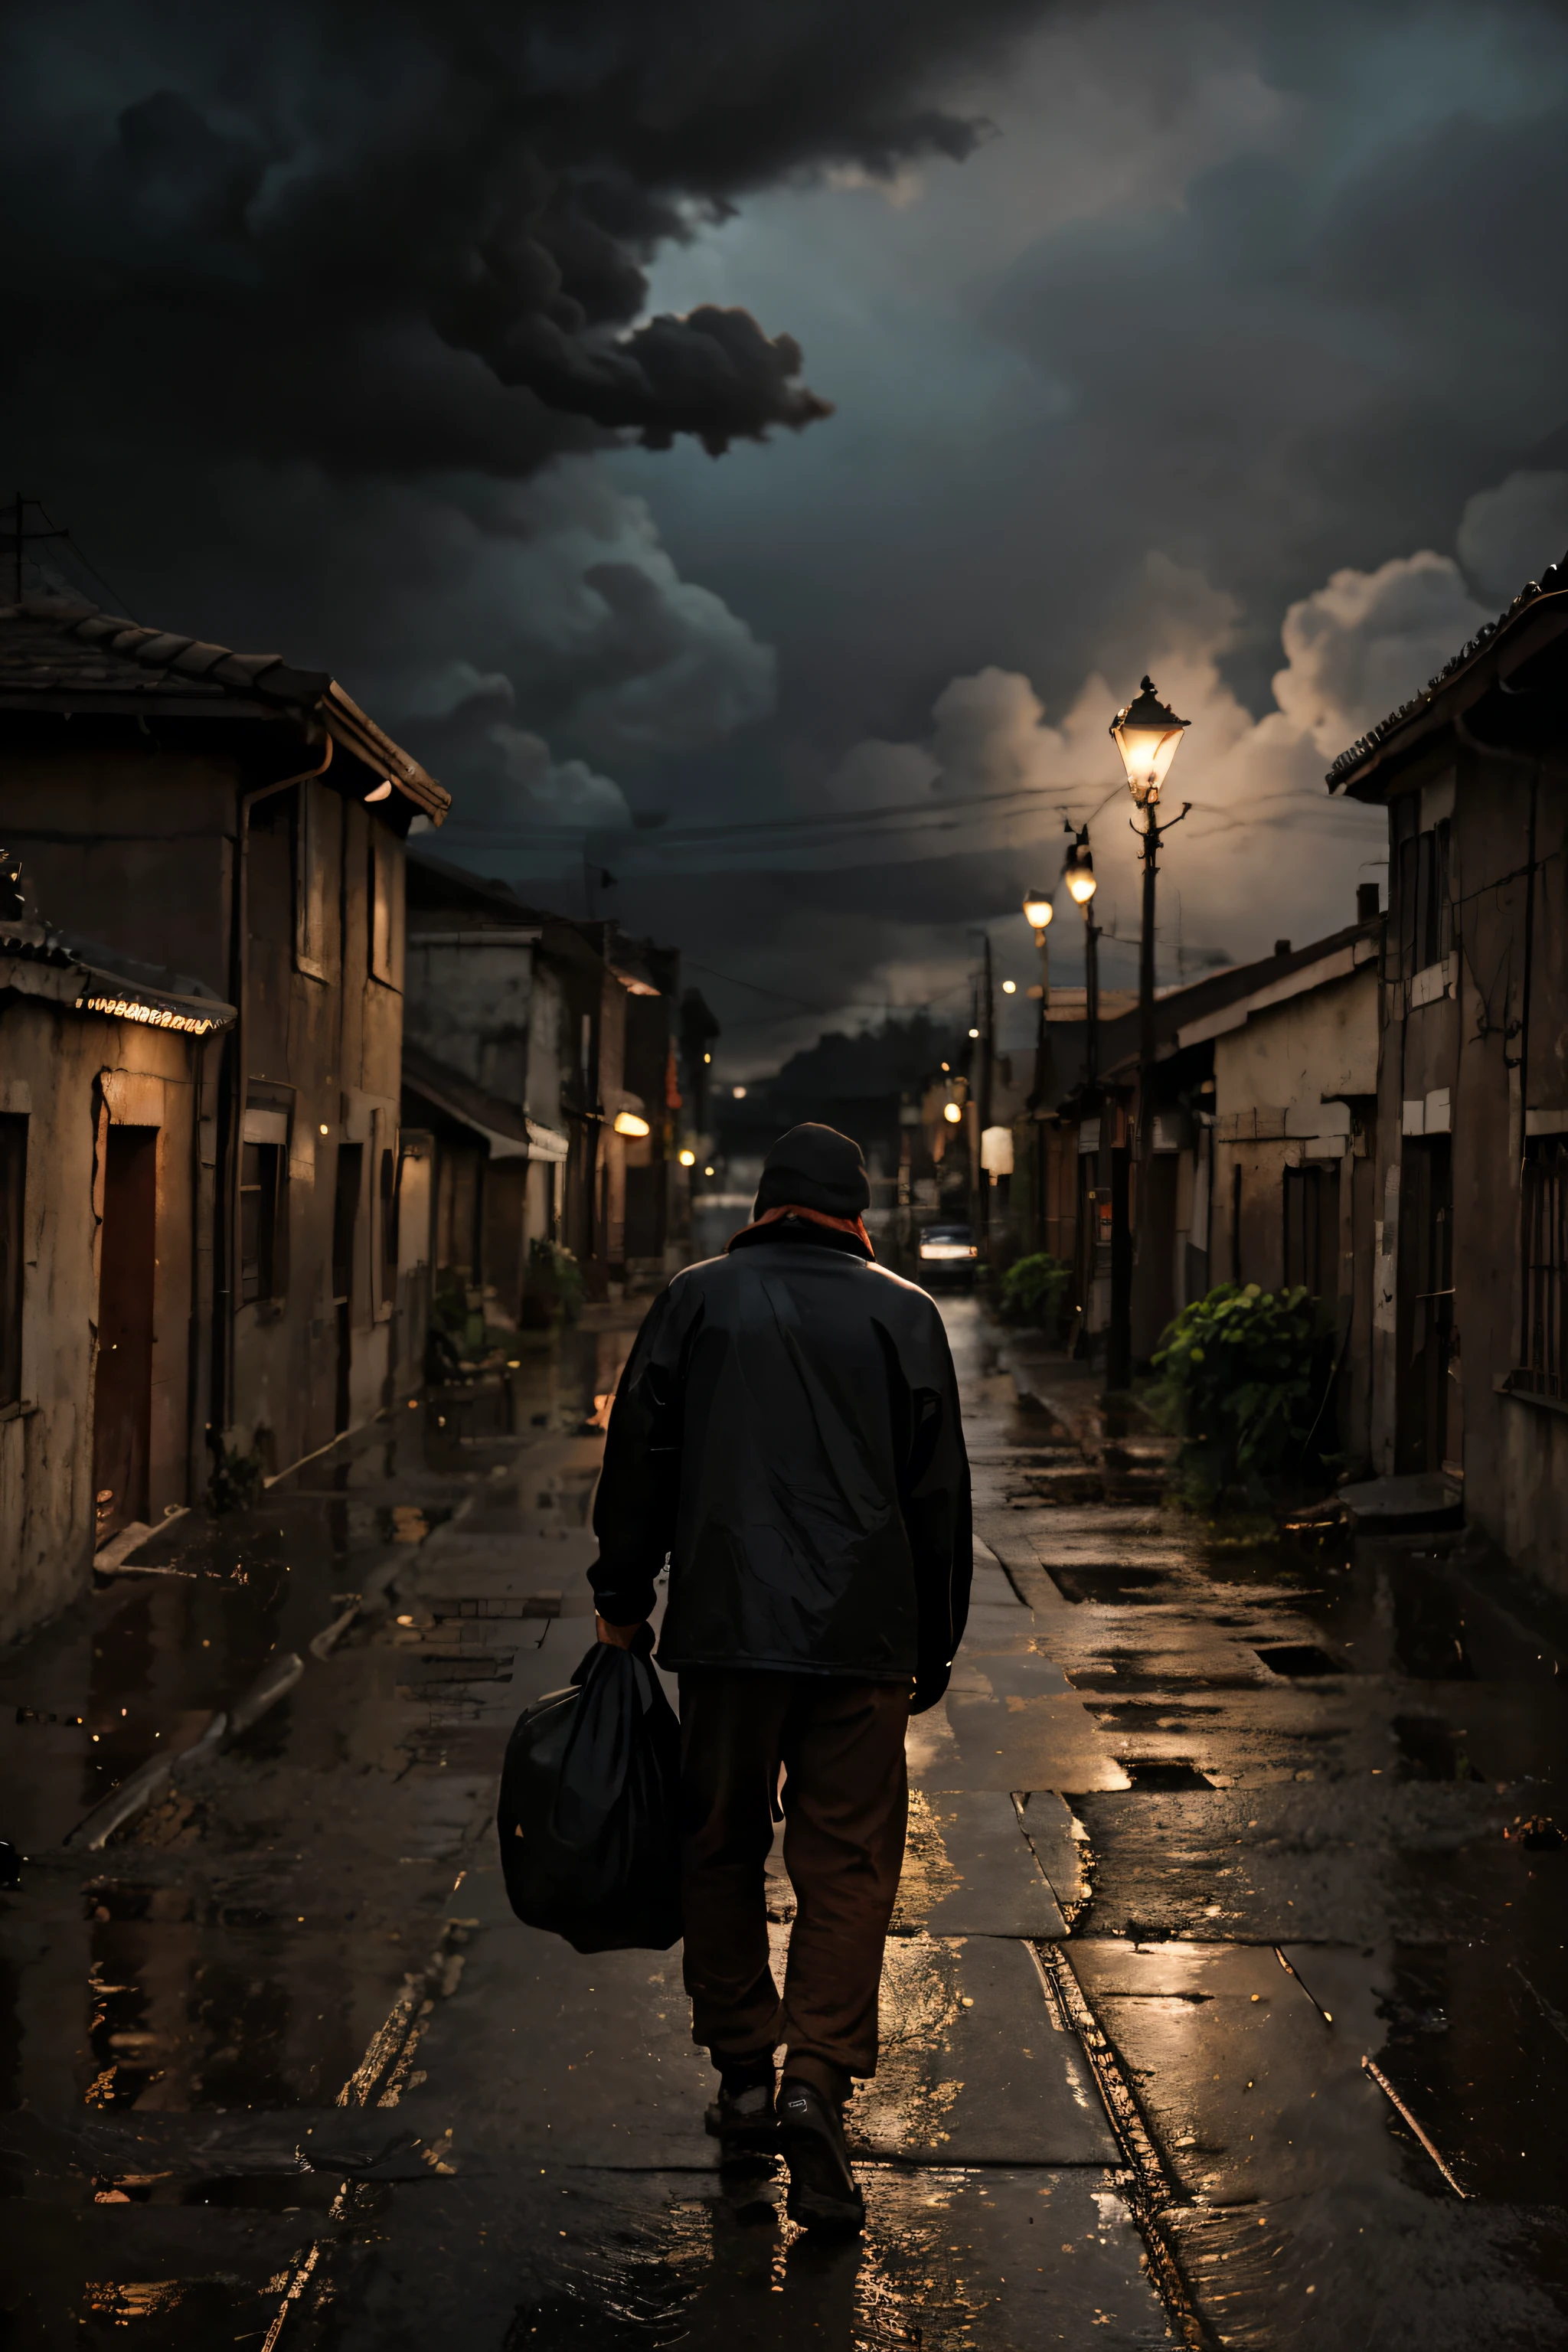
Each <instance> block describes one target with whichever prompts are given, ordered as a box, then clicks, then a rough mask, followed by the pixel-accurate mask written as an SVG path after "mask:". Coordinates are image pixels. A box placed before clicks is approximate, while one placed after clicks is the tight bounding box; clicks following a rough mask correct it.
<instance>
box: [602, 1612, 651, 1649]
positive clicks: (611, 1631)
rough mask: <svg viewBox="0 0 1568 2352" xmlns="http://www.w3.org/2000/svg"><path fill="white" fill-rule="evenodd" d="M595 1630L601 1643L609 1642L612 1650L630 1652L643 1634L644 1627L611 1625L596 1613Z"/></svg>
mask: <svg viewBox="0 0 1568 2352" xmlns="http://www.w3.org/2000/svg"><path fill="white" fill-rule="evenodd" d="M594 1630H595V1633H597V1634H598V1636H599V1639H600V1641H601V1642H608V1643H609V1644H610V1646H611V1648H612V1649H616V1650H629V1649H630V1648H631V1646H632V1643H634V1642H635V1641H636V1640H637V1635H638V1634H639V1633H641V1631H642V1627H641V1625H609V1624H606V1623H605V1620H604V1618H602V1617H601V1616H600V1615H599V1614H598V1613H597V1612H595V1617H594Z"/></svg>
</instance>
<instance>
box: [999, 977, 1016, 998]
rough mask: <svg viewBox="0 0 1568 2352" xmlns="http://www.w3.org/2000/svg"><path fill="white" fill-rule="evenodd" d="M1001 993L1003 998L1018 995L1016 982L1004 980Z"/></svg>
mask: <svg viewBox="0 0 1568 2352" xmlns="http://www.w3.org/2000/svg"><path fill="white" fill-rule="evenodd" d="M1002 993H1003V995H1004V996H1016V995H1017V993H1018V983H1017V982H1016V980H1005V981H1004V982H1002Z"/></svg>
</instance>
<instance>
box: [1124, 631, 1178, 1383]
mask: <svg viewBox="0 0 1568 2352" xmlns="http://www.w3.org/2000/svg"><path fill="white" fill-rule="evenodd" d="M1189 723H1190V722H1189V721H1188V720H1187V719H1178V718H1177V716H1176V714H1175V712H1174V711H1173V709H1170V707H1169V705H1168V704H1166V703H1163V702H1162V701H1161V699H1160V697H1159V695H1158V693H1157V692H1156V690H1155V687H1154V681H1153V679H1152V677H1145V678H1144V679H1143V681H1142V687H1141V688H1140V689H1139V692H1138V694H1137V696H1136V697H1135V698H1134V699H1133V700H1132V701H1131V702H1130V703H1129V704H1128V705H1127V707H1126V709H1123V710H1119V711H1118V712H1117V714H1116V716H1115V718H1114V719H1112V720H1111V722H1110V733H1111V736H1112V738H1113V739H1114V741H1115V744H1116V748H1117V750H1118V751H1120V752H1121V764H1122V766H1123V768H1124V769H1125V770H1126V772H1127V789H1128V790H1129V792H1130V793H1131V795H1132V799H1133V803H1134V804H1135V806H1136V809H1137V815H1136V816H1135V817H1134V819H1133V823H1132V829H1133V831H1134V832H1135V833H1142V836H1143V920H1142V930H1141V935H1140V938H1139V943H1138V1193H1137V1202H1136V1208H1135V1213H1134V1217H1133V1220H1132V1223H1133V1226H1134V1234H1126V1235H1124V1236H1120V1237H1115V1238H1113V1241H1112V1256H1111V1270H1110V1276H1111V1278H1110V1361H1109V1363H1108V1365H1107V1367H1106V1378H1107V1385H1108V1387H1110V1388H1112V1389H1122V1388H1126V1387H1127V1386H1128V1384H1129V1383H1130V1381H1131V1378H1132V1286H1131V1270H1132V1260H1133V1252H1132V1249H1131V1243H1132V1241H1133V1239H1134V1238H1136V1239H1138V1240H1142V1239H1143V1238H1144V1236H1145V1234H1146V1233H1147V1229H1148V1221H1149V1192H1150V1173H1151V1167H1152V1157H1153V1149H1154V876H1155V872H1156V869H1157V866H1158V861H1159V855H1160V844H1161V842H1162V841H1163V838H1164V836H1165V835H1166V834H1167V833H1169V831H1170V830H1171V827H1172V825H1173V824H1180V823H1181V821H1182V818H1183V817H1184V816H1185V815H1186V814H1187V811H1188V809H1189V808H1190V807H1191V806H1192V803H1191V802H1190V801H1184V802H1183V803H1182V806H1181V809H1180V811H1179V813H1178V814H1176V815H1175V816H1173V817H1171V818H1169V819H1167V821H1166V822H1165V824H1161V823H1160V818H1159V809H1160V793H1161V791H1162V789H1163V785H1164V782H1165V778H1166V777H1167V776H1168V775H1169V773H1170V772H1171V762H1172V761H1173V759H1174V758H1175V756H1176V753H1177V751H1179V750H1180V749H1181V742H1182V737H1183V734H1184V731H1185V730H1186V728H1187V726H1188V725H1189ZM1118 1239H1120V1242H1121V1246H1120V1248H1118V1247H1117V1240H1118ZM1146 1258H1147V1254H1146V1253H1145V1262H1146Z"/></svg>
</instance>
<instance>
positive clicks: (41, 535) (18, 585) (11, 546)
mask: <svg viewBox="0 0 1568 2352" xmlns="http://www.w3.org/2000/svg"><path fill="white" fill-rule="evenodd" d="M29 509H36V511H37V515H38V521H37V524H35V525H29V523H28V521H27V514H28V510H29ZM50 539H52V540H58V541H59V543H60V545H61V546H62V547H68V548H69V550H70V551H71V553H72V554H73V555H74V556H75V558H76V560H77V562H79V564H80V565H81V567H82V570H83V571H84V572H90V573H91V575H92V577H93V579H94V580H96V581H97V583H98V584H99V586H100V588H102V589H104V590H105V591H106V592H107V593H108V594H109V595H110V597H111V598H112V599H113V601H114V603H115V604H118V605H119V607H120V610H121V612H122V613H124V614H127V616H128V617H132V615H131V607H130V605H129V604H127V603H126V602H125V599H124V598H123V597H122V596H121V594H120V593H119V591H118V590H117V589H116V588H114V587H113V586H112V585H111V584H110V582H109V581H107V580H106V579H105V578H104V576H103V574H102V572H100V570H99V569H98V566H97V565H96V564H95V563H93V562H90V561H89V558H88V557H87V556H86V555H84V554H83V552H82V551H81V549H80V548H79V546H78V545H77V543H76V541H75V540H74V539H73V538H72V537H71V535H70V532H69V530H68V529H67V528H66V527H65V526H64V525H63V524H60V523H57V522H56V521H55V520H54V517H53V516H52V515H51V514H50V512H49V510H48V509H47V506H46V505H45V504H44V501H43V500H42V499H29V498H26V497H24V496H23V494H22V492H21V491H20V490H16V491H14V492H13V493H12V497H11V523H10V529H9V530H0V553H8V554H9V555H10V556H11V559H12V572H11V581H12V602H13V604H20V603H21V601H22V592H23V587H24V584H25V583H24V568H25V566H26V562H27V548H28V546H29V544H31V543H33V542H35V541H39V540H50ZM37 568H38V569H39V570H40V571H42V569H43V566H42V565H41V564H40V565H39V566H38V567H37Z"/></svg>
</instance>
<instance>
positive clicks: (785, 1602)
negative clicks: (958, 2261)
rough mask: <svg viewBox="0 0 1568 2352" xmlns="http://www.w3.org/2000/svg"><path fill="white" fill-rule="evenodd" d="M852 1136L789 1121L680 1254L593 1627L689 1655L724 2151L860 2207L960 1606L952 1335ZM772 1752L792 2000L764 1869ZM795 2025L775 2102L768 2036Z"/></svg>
mask: <svg viewBox="0 0 1568 2352" xmlns="http://www.w3.org/2000/svg"><path fill="white" fill-rule="evenodd" d="M870 1198H871V1188H870V1184H869V1181H868V1178H867V1174H866V1165H865V1161H864V1160H862V1158H861V1155H860V1149H859V1146H858V1144H856V1143H854V1142H852V1141H851V1140H850V1139H849V1137H847V1136H846V1135H840V1134H838V1133H837V1131H836V1130H835V1129H832V1128H827V1127H818V1126H816V1125H814V1124H810V1123H808V1124H805V1125H804V1126H801V1127H795V1128H791V1129H790V1130H789V1132H788V1134H787V1135H783V1136H781V1137H780V1138H779V1139H778V1141H777V1142H776V1143H775V1144H774V1145H773V1150H771V1151H770V1152H769V1154H768V1156H767V1159H766V1160H765V1162H764V1163H763V1176H762V1181H761V1183H760V1184H759V1185H758V1187H757V1200H756V1209H755V1213H754V1217H753V1222H752V1223H751V1224H749V1225H748V1226H747V1227H746V1228H745V1230H744V1232H742V1233H739V1234H735V1235H734V1237H733V1239H732V1240H731V1244H730V1246H729V1249H728V1250H727V1251H726V1253H725V1255H723V1256H722V1257H721V1258H713V1259H711V1260H710V1261H709V1263H708V1264H707V1265H696V1266H692V1267H691V1268H690V1269H689V1272H687V1273H685V1274H680V1275H677V1276H676V1278H675V1280H674V1281H673V1282H672V1283H671V1284H670V1286H669V1287H668V1290H667V1291H666V1292H665V1293H664V1296H663V1297H662V1298H660V1299H658V1301H657V1302H656V1303H655V1305H654V1307H652V1308H651V1310H650V1312H649V1314H648V1318H647V1322H646V1323H645V1324H644V1325H643V1328H642V1329H641V1331H640V1332H639V1333H638V1335H637V1346H636V1347H635V1348H634V1349H633V1350H632V1355H631V1360H630V1362H629V1363H628V1364H627V1366H626V1372H625V1374H624V1375H623V1378H622V1381H621V1385H620V1389H619V1391H618V1393H617V1395H616V1402H615V1406H614V1409H613V1411H612V1412H611V1414H610V1428H609V1435H608V1439H607V1441H606V1444H605V1470H604V1475H603V1478H602V1479H601V1481H600V1485H599V1494H598V1498H597V1501H596V1502H595V1507H594V1526H595V1531H596V1532H597V1535H598V1538H599V1545H600V1556H599V1559H598V1561H597V1563H596V1565H595V1567H594V1569H593V1570H591V1571H590V1574H591V1577H592V1580H593V1585H594V1593H595V1601H596V1602H597V1605H598V1624H599V1638H600V1640H601V1641H603V1642H619V1643H623V1644H627V1643H633V1642H635V1641H637V1640H638V1639H639V1638H641V1627H642V1624H643V1621H644V1620H646V1618H647V1616H648V1614H649V1612H651V1610H652V1608H653V1601H654V1579H655V1577H656V1576H657V1574H658V1570H659V1568H660V1567H661V1566H662V1564H663V1561H664V1559H665V1556H666V1554H667V1553H668V1557H669V1563H670V1580H669V1584H670V1589H669V1606H668V1610H667V1611H666V1612H665V1620H664V1630H663V1632H662V1633H661V1635H660V1637H659V1647H658V1657H659V1663H660V1664H661V1665H664V1666H673V1667H676V1668H678V1669H679V1675H680V1775H681V1808H682V1819H683V1828H682V1837H681V1901H682V1906H683V1916H684V1919H685V1929H686V1933H685V1954H684V1958H683V1960H682V1969H683V1971H684V1975H685V1980H686V1988H687V1990H688V1991H689V1993H690V1995H691V2030H692V2034H693V2037H694V2039H695V2040H697V2041H698V2042H702V2043H704V2044H705V2045H706V2047H707V2048H708V2050H709V2051H710V2053H711V2054H712V2058H713V2063H714V2064H715V2065H716V2066H717V2067H718V2069H719V2080H720V2093H719V2097H718V2100H717V2101H716V2103H715V2105H713V2106H712V2107H710V2110H709V2123H710V2128H711V2129H712V2130H714V2131H715V2132H717V2134H718V2135H719V2137H720V2140H721V2144H722V2145H723V2147H724V2149H725V2153H726V2157H727V2158H737V2159H738V2158H742V2157H743V2158H745V2159H746V2160H747V2161H752V2160H753V2159H754V2158H755V2156H756V2154H757V2153H758V2152H765V2151H767V2150H769V2149H771V2148H773V2147H781V2148H782V2149H783V2151H784V2157H785V2159H786V2161H787V2163H788V2166H789V2175H790V2186H789V2200H788V2211H789V2215H790V2219H791V2220H792V2221H800V2222H804V2223H805V2226H806V2227H807V2228H816V2227H823V2228H831V2229H858V2228H859V2227H860V2225H861V2223H862V2221H864V2219H865V2210H866V2209H865V2201H864V2200H863V2198H862V2196H861V2193H860V2189H859V2187H858V2184H857V2182H856V2179H855V2176H854V2171H853V2168H852V2167H851V2165H850V2162H849V2154H848V2149H847V2145H846V2142H845V2138H844V2119H843V2108H844V2102H845V2100H846V2099H847V2096H848V2095H849V2090H850V2086H851V2084H852V2083H853V2081H854V2078H855V2077H856V2076H857V2075H866V2074H872V2073H873V2072H874V2071H875V2069H876V2063H877V2014H878V1986H879V1979H880V1975H881V1967H882V1945H883V1939H884V1937H886V1934H887V1930H888V1922H889V1918H890V1917H891V1916H892V1909H893V1901H894V1897H895V1895H896V1894H897V1892H898V1885H899V1872H900V1867H901V1864H902V1862H903V1853H904V1837H905V1829H906V1823H907V1799H908V1787H909V1783H908V1775H907V1768H906V1765H905V1759H904V1733H905V1730H906V1727H907V1726H908V1723H909V1717H910V1711H911V1708H913V1709H919V1708H920V1707H922V1706H934V1705H935V1704H936V1702H937V1700H938V1699H939V1698H940V1697H941V1696H942V1692H943V1691H944V1690H945V1689H946V1687H947V1678H948V1674H949V1672H950V1670H951V1667H952V1654H953V1651H954V1650H955V1648H956V1647H957V1645H958V1640H959V1636H960V1634H961V1633H963V1622H964V1617H965V1614H966V1612H967V1610H968V1606H969V1580H970V1573H971V1558H970V1554H971V1538H970V1532H969V1465H968V1464H967V1462H966V1461H965V1459H964V1454H963V1430H962V1427H961V1425H960V1422H959V1411H958V1385H957V1382H956V1381H955V1380H954V1378H953V1370H952V1356H951V1354H950V1353H949V1351H948V1345H947V1335H946V1333H945V1332H944V1331H943V1329H942V1318H941V1317H940V1316H939V1315H938V1314H937V1311H936V1308H935V1307H934V1306H933V1305H932V1303H931V1300H930V1299H929V1298H928V1297H926V1295H925V1293H924V1292H923V1291H921V1290H917V1289H916V1288H915V1287H914V1286H913V1285H912V1284H910V1283H907V1282H901V1281H900V1279H899V1278H898V1276H896V1275H891V1274H889V1273H887V1272H886V1271H885V1270H884V1269H883V1268H882V1267H881V1266H879V1265H876V1264H875V1262H874V1261H875V1252H874V1250H873V1249H872V1246H871V1239H870V1235H869V1234H868V1233H867V1231H866V1226H865V1221H864V1216H863V1212H864V1211H865V1210H866V1209H867V1207H868V1205H869V1203H870ZM781 1773H782V1775H783V1776H784V1794H783V1804H782V1810H783V1818H784V1868H785V1869H786V1871H787V1872H788V1873H789V1878H790V1884H791V1885H792V1886H793V1887H794V1889H795V1904H796V1910H795V1926H794V1928H793V1930H792V1931H791V1936H790V1948H789V1961H788V1966H787V1969H786V1973H785V1979H784V1997H783V2000H782V2001H781V2000H780V1997H779V1989H778V1987H777V1985H776V1983H775V1981H774V1979H773V1962H772V1957H771V1949H770V1945H769V1939H768V1914H767V1907H766V1898H765V1892H764V1889H765V1879H764V1874H763V1864H764V1861H765V1859H766V1856H767V1854H768V1852H769V1850H770V1848H771V1846H772V1845H773V1830H774V1818H775V1811H776V1809H777V1808H778V1805H779V1793H778V1792H779V1784H780V1776H781ZM781 2042H782V2043H783V2044H784V2050H785V2056H784V2080H783V2083H782V2084H781V2085H780V2088H779V2093H778V2100H777V2105H776V2107H775V2104H774V2098H773V2053H774V2051H775V2049H776V2048H777V2047H778V2046H779V2045H780V2043H781Z"/></svg>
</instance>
